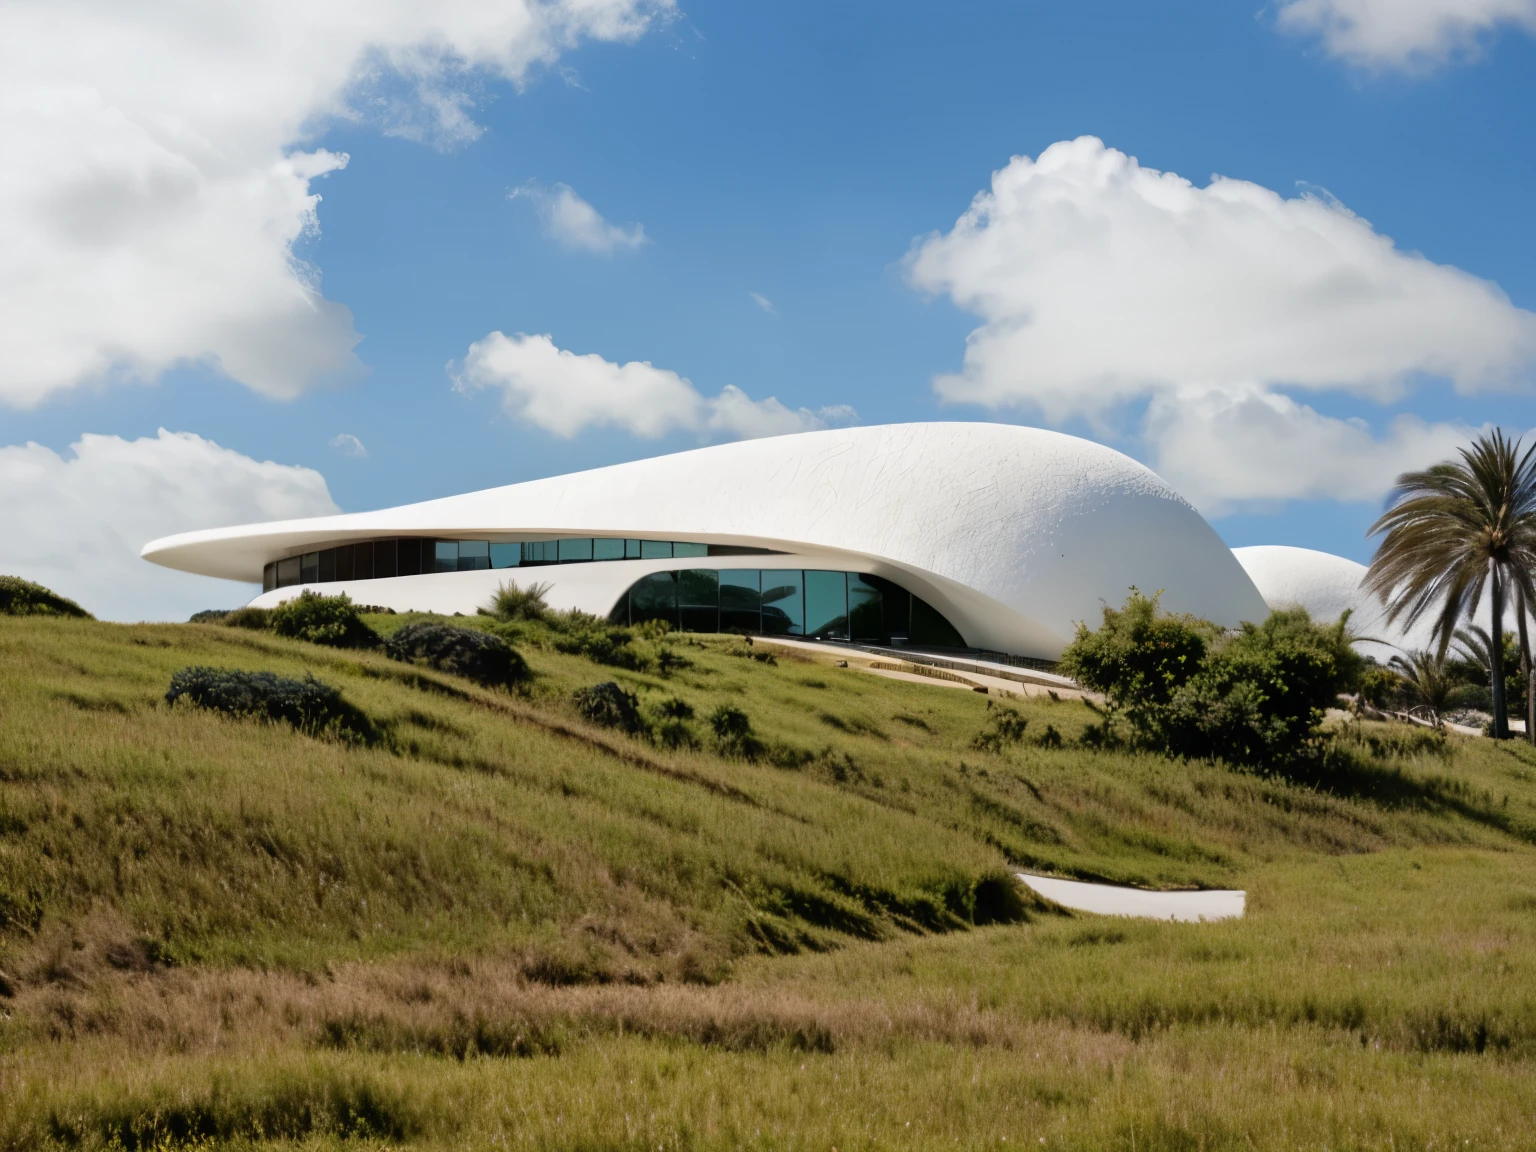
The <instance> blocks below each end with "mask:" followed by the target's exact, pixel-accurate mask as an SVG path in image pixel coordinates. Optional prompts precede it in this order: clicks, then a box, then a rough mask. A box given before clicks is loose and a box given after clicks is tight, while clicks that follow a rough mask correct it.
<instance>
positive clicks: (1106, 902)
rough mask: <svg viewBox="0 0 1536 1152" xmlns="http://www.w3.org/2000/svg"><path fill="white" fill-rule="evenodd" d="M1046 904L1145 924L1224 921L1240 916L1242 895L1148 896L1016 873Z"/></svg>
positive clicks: (1142, 892) (1137, 891)
mask: <svg viewBox="0 0 1536 1152" xmlns="http://www.w3.org/2000/svg"><path fill="white" fill-rule="evenodd" d="M1017 875H1018V877H1019V879H1020V880H1022V881H1024V883H1026V884H1028V885H1029V886H1030V887H1031V888H1033V889H1034V890H1035V891H1036V892H1038V893H1040V895H1042V896H1044V897H1045V898H1046V899H1047V900H1054V901H1055V902H1056V903H1057V904H1060V905H1061V906H1062V907H1063V908H1073V909H1076V910H1077V911H1079V912H1097V913H1098V914H1099V915H1101V916H1140V917H1144V918H1146V919H1149V920H1228V919H1231V918H1232V917H1234V916H1241V915H1242V914H1243V905H1244V903H1245V901H1246V900H1247V898H1248V894H1247V893H1246V892H1236V891H1214V892H1148V891H1147V890H1146V889H1144V888H1117V887H1115V886H1114V885H1112V884H1087V883H1084V882H1083V881H1081V880H1057V879H1056V878H1055V877H1052V876H1030V875H1028V874H1027V873H1024V872H1019V873H1017Z"/></svg>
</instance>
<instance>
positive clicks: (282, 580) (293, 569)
mask: <svg viewBox="0 0 1536 1152" xmlns="http://www.w3.org/2000/svg"><path fill="white" fill-rule="evenodd" d="M300 569H301V566H300V564H299V558H298V557H297V556H290V557H288V559H286V560H279V561H278V562H277V586H278V587H279V588H287V587H289V586H290V585H293V584H297V583H298V582H299V576H300V575H301V574H302V573H301V570H300Z"/></svg>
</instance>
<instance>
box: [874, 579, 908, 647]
mask: <svg viewBox="0 0 1536 1152" xmlns="http://www.w3.org/2000/svg"><path fill="white" fill-rule="evenodd" d="M864 579H865V580H868V581H869V582H870V583H871V584H873V585H875V586H876V587H878V588H879V589H880V615H881V617H882V619H883V621H884V627H885V636H886V642H887V643H890V644H905V643H906V641H907V637H908V636H909V635H910V634H911V630H912V593H910V592H908V591H907V590H906V589H905V588H903V587H902V586H901V585H900V584H892V583H891V582H890V581H889V580H882V579H881V578H880V577H878V576H866V577H864Z"/></svg>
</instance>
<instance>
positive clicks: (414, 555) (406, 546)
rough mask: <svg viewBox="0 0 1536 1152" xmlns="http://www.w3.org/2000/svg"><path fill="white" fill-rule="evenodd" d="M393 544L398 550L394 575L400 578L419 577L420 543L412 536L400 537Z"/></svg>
mask: <svg viewBox="0 0 1536 1152" xmlns="http://www.w3.org/2000/svg"><path fill="white" fill-rule="evenodd" d="M429 543H430V542H429ZM395 544H396V546H397V547H398V548H399V555H398V556H397V557H396V559H395V571H396V573H397V574H398V575H401V576H420V575H421V541H420V540H418V539H416V537H414V536H402V537H401V538H400V539H399V540H397V541H395Z"/></svg>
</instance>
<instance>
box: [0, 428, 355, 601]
mask: <svg viewBox="0 0 1536 1152" xmlns="http://www.w3.org/2000/svg"><path fill="white" fill-rule="evenodd" d="M0 491H4V492H5V494H6V499H5V501H4V502H3V503H0V572H4V573H7V574H9V575H14V576H21V577H23V578H25V579H28V580H35V581H37V582H38V583H39V584H45V585H47V586H48V587H50V588H52V589H53V590H54V591H56V592H59V593H62V594H63V595H65V596H68V597H70V598H71V599H73V600H78V601H79V602H80V604H81V605H82V606H83V607H85V608H86V609H87V610H89V611H91V612H93V613H95V614H96V615H97V616H101V617H103V618H106V619H110V620H185V619H186V618H187V617H188V616H190V615H191V614H192V613H193V612H196V611H198V610H199V609H202V608H230V607H234V606H235V605H237V604H240V603H243V602H244V601H245V600H248V599H249V598H250V597H251V596H252V595H254V594H255V593H256V592H257V591H259V589H258V588H256V587H255V586H251V587H247V586H245V585H239V584H232V583H230V582H229V581H227V580H214V579H211V578H209V577H206V576H193V575H190V574H188V573H185V572H173V571H171V570H169V569H167V568H161V567H159V566H157V565H154V564H150V563H149V562H148V561H146V560H142V559H140V558H139V549H141V548H142V547H143V546H144V545H145V544H146V543H147V542H148V541H150V540H153V539H155V538H157V537H160V536H167V535H170V534H171V533H173V532H183V531H186V530H188V529H191V528H218V527H222V526H224V525H229V524H242V523H246V522H251V521H258V520H283V519H288V518H290V517H301V516H324V515H329V514H331V513H334V512H336V511H338V509H337V507H336V505H335V503H334V502H333V501H332V500H331V494H330V491H329V490H328V489H327V488H326V483H325V478H324V477H323V476H321V475H320V473H318V472H316V471H314V470H313V469H310V468H300V467H295V466H292V465H285V464H274V463H273V462H271V461H270V460H268V461H260V460H253V459H251V458H250V457H249V456H244V455H241V454H240V453H239V452H234V451H231V450H230V449H228V448H221V447H220V446H219V445H217V444H215V443H214V442H213V441H211V440H204V439H203V438H202V437H200V436H195V435H193V434H192V433H190V432H167V431H166V430H165V429H163V428H162V429H161V430H160V434H159V435H158V436H157V437H154V438H150V437H144V438H142V439H139V440H124V439H121V438H120V437H117V436H97V435H91V434H87V435H84V436H81V437H80V439H79V440H78V441H77V442H76V443H74V444H73V445H71V447H70V451H69V453H68V454H66V455H62V456H61V455H59V454H58V453H56V452H54V451H53V450H52V449H50V448H46V447H44V446H42V445H40V444H32V443H28V444H19V445H11V446H8V447H0Z"/></svg>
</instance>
